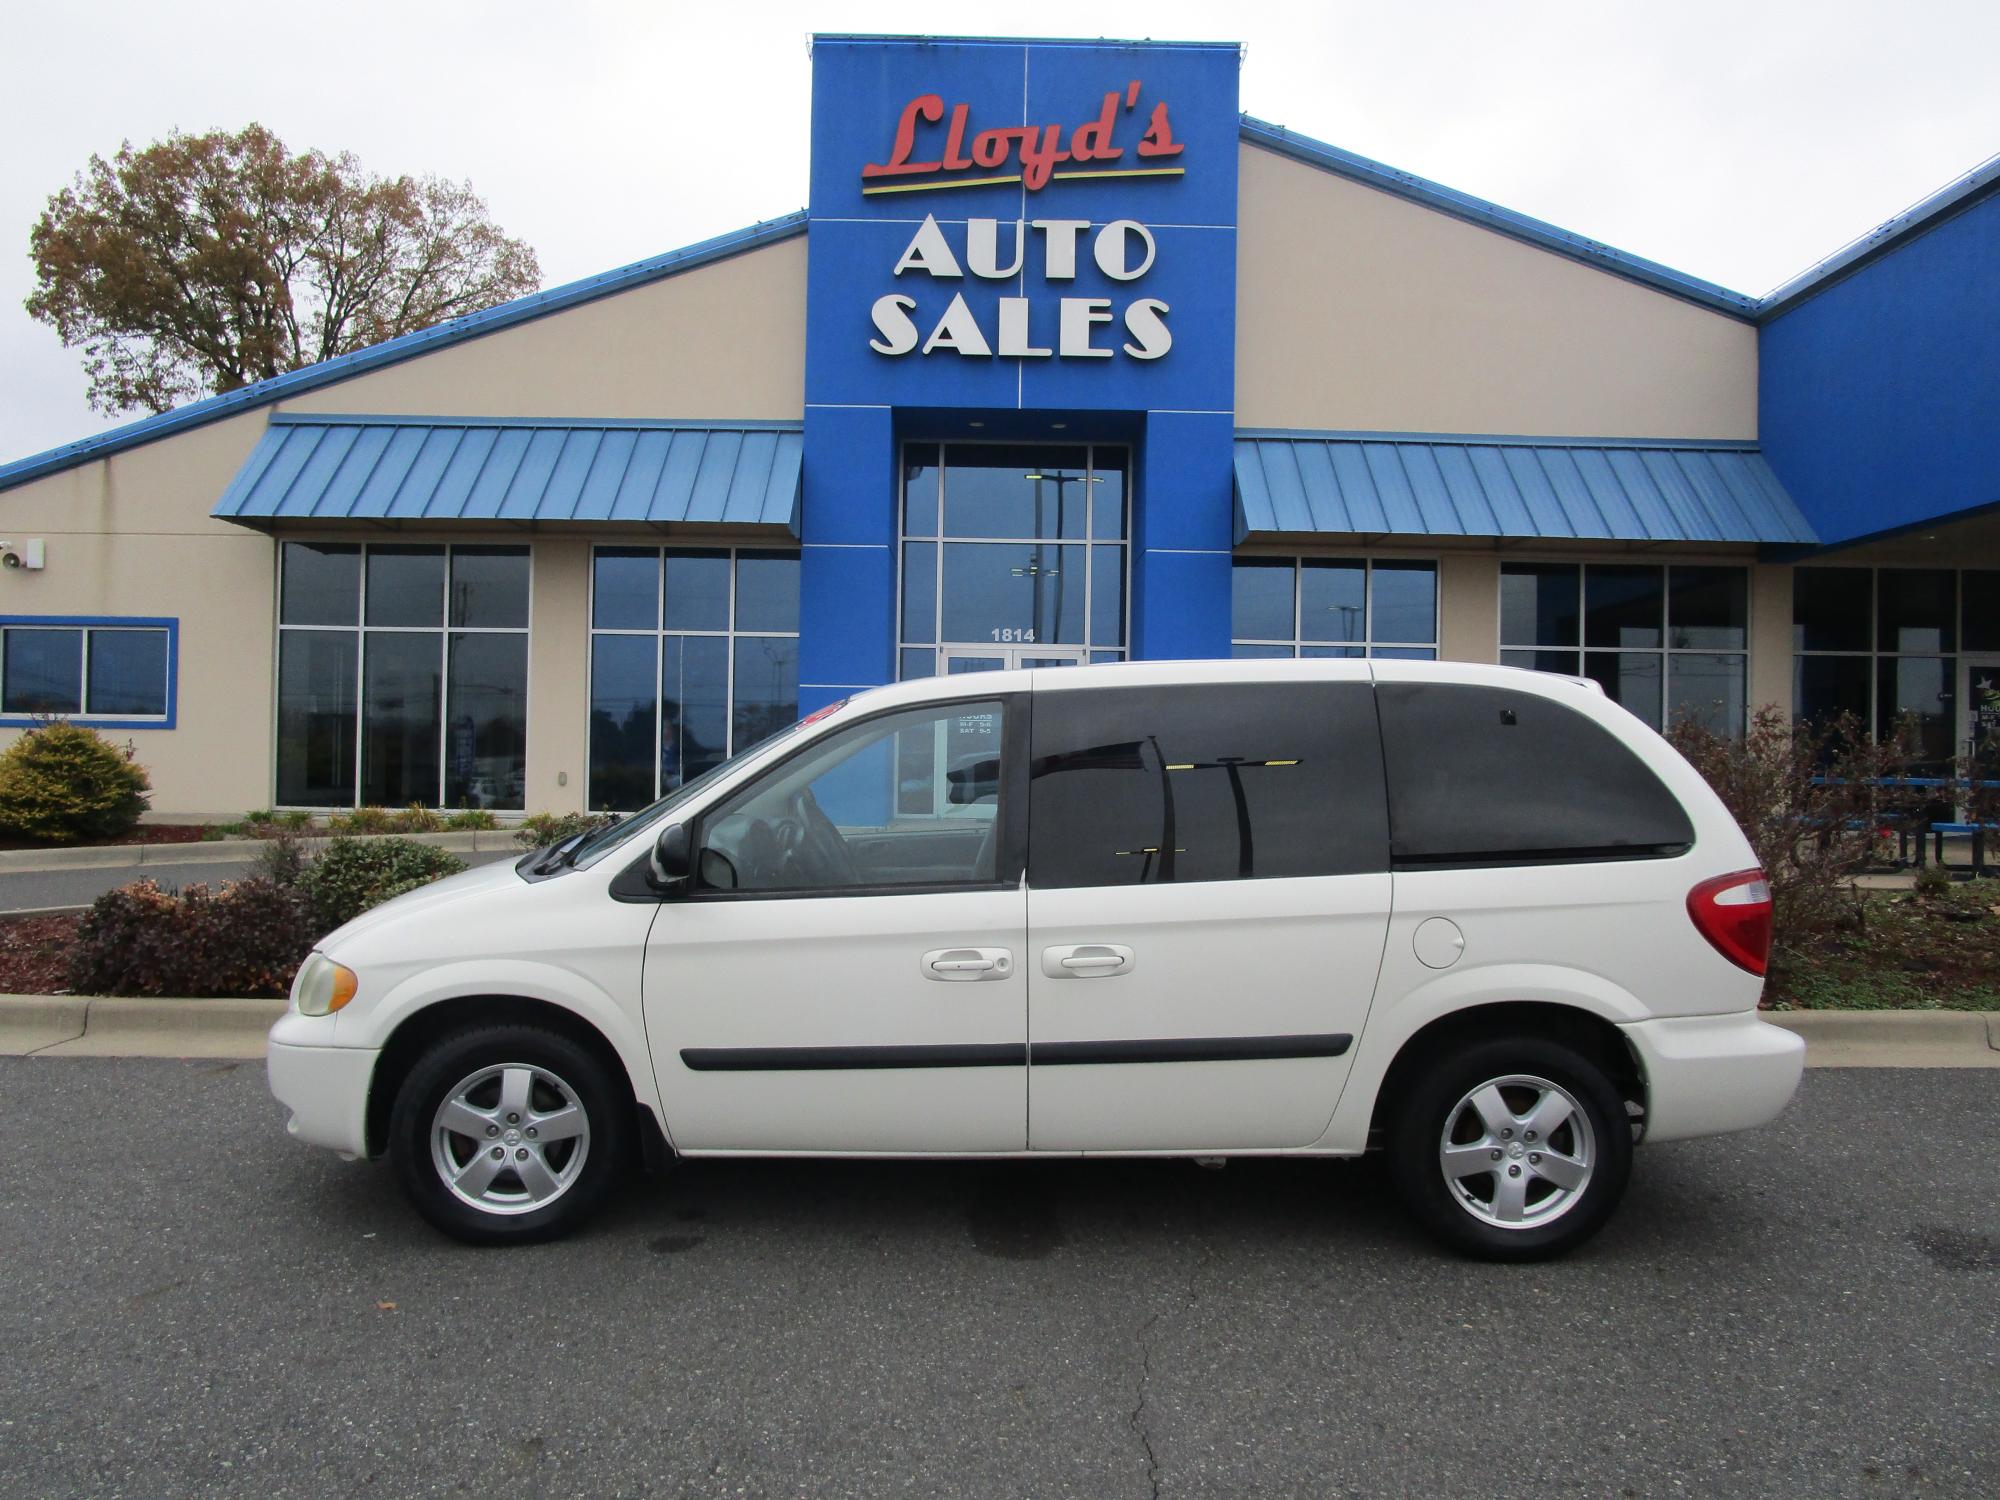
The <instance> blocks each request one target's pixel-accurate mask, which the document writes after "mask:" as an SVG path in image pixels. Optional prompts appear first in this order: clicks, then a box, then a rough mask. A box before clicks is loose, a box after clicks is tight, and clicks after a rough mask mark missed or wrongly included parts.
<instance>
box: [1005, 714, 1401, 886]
mask: <svg viewBox="0 0 2000 1500" xmlns="http://www.w3.org/2000/svg"><path fill="white" fill-rule="evenodd" d="M1032 733H1033V736H1034V744H1033V756H1032V760H1031V763H1030V770H1031V773H1032V776H1033V783H1032V787H1031V791H1030V796H1029V834H1028V849H1029V858H1030V862H1031V868H1030V878H1031V879H1032V880H1033V882H1034V883H1035V885H1037V886H1038V887H1041V888H1044V889H1050V888H1061V887H1069V886H1104V885H1146V884H1154V883H1162V882H1167V881H1208V880H1242V879H1256V878H1280V877H1286V876H1311V875H1343V874H1352V873H1356V872H1362V871H1371V870H1381V869H1385V868H1386V867H1387V853H1388V824H1387V821H1386V816H1385V809H1384V804H1383V797H1382V759H1381V755H1382V752H1381V743H1380V740H1379V737H1378V735H1377V733H1376V726H1375V709H1374V696H1373V692H1372V690H1371V689H1370V687H1369V686H1368V684H1366V683H1344V682H1343V683H1303V684H1297V685H1290V686H1285V687H1282V688H1277V687H1269V686H1261V685H1243V686H1227V687H1204V688H1202V689H1200V690H1199V691H1196V692H1189V691H1187V690H1185V689H1159V688H1107V689H1096V690H1089V691H1082V692H1059V693H1054V692H1052V693H1047V694H1044V695H1042V696H1041V697H1039V698H1038V699H1037V700H1036V703H1035V716H1034V723H1033V726H1032Z"/></svg>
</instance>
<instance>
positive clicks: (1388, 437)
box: [1236, 432, 1817, 542]
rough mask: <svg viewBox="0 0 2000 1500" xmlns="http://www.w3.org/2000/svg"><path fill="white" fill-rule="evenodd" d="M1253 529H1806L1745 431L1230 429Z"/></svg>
mask: <svg viewBox="0 0 2000 1500" xmlns="http://www.w3.org/2000/svg"><path fill="white" fill-rule="evenodd" d="M1260 532H1286V533H1299V532H1327V533H1335V532H1337V533H1341V534H1361V535H1384V536H1390V535H1406V536H1468V537H1534V538H1543V539H1550V538H1564V539H1574V540H1585V541H1588V540H1602V541H1629V542H1813V541H1816V540H1817V538H1816V537H1815V536H1814V534H1813V530H1812V527H1811V526H1810V525H1809V524H1808V523H1807V521H1806V518H1805V517H1804V515H1802V514H1801V513H1800V511H1799V508H1798V506H1797V505H1796V504H1795V503H1794V502H1793V500H1792V497H1791V496H1790V495H1788V494H1786V493H1785V487H1784V486H1783V485H1782V484H1780V483H1779V482H1778V476H1777V475H1776V474H1774V473H1772V472H1771V466H1770V465H1769V464H1768V463H1766V462H1765V461H1764V457H1763V455H1762V454H1761V453H1759V452H1758V451H1757V449H1756V446H1755V445H1754V444H1751V443H1730V442H1714V443H1698V442H1684V443H1683V442H1654V441H1640V440H1629V441H1583V440H1573V439H1563V438H1512V437H1476V436H1443V435H1433V434H1418V433H1366V432H1338V433H1334V432H1317V433H1256V432H1250V433H1239V434H1238V435H1237V439H1236V540H1237V541H1239V542H1240V541H1242V540H1244V539H1245V538H1246V537H1249V536H1252V535H1254V534H1257V533H1260Z"/></svg>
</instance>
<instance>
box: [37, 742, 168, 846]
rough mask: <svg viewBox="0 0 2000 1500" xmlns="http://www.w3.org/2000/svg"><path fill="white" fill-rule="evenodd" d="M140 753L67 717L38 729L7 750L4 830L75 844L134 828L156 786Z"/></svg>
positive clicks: (115, 834)
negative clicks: (137, 758) (136, 756)
mask: <svg viewBox="0 0 2000 1500" xmlns="http://www.w3.org/2000/svg"><path fill="white" fill-rule="evenodd" d="M132 754H133V752H132V749H131V747H130V746H129V745H128V746H127V747H126V748H125V749H123V750H120V749H119V748H118V747H117V746H115V745H112V744H110V743H108V742H107V741H106V740H105V739H104V738H103V736H101V735H99V734H98V732H97V731H96V730H94V729H87V728H85V727H84V726H82V725H80V724H71V723H68V722H67V721H65V720H62V719H56V720H53V721H51V722H50V723H47V724H43V725H41V726H39V727H38V728H35V729H30V730H29V731H28V732H27V733H25V734H23V735H22V736H21V737H20V738H19V739H18V740H16V741H15V742H14V743H13V744H12V745H10V746H8V747H7V750H6V752H5V753H4V754H0V833H8V834H12V835H13V836H14V837H16V838H25V839H40V840H45V841H46V842H48V843H52V844H75V843H83V842H86V841H89V840H92V839H99V840H101V839H115V838H117V837H119V836H120V835H121V834H125V833H128V832H130V831H131V829H132V828H133V826H134V825H136V824H137V823H138V821H139V815H140V814H141V813H143V812H144V811H145V810H146V808H147V807H148V805H149V803H148V802H147V798H146V793H148V792H150V791H151V790H152V789H153V784H152V782H151V781H149V780H147V778H146V771H145V768H144V767H143V766H141V765H139V764H138V763H137V762H136V761H135V760H133V758H132Z"/></svg>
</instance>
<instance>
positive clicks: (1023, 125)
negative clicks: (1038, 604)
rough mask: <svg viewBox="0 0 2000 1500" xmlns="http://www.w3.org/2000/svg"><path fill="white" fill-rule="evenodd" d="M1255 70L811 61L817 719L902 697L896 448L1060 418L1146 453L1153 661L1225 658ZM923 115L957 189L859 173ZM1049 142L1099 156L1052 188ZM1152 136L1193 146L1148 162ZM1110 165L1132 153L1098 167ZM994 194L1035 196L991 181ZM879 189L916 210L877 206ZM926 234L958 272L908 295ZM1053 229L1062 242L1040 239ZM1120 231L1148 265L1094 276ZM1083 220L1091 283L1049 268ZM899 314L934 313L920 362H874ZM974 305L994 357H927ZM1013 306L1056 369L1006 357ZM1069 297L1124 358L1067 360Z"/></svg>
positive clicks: (1146, 571)
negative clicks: (855, 704)
mask: <svg viewBox="0 0 2000 1500" xmlns="http://www.w3.org/2000/svg"><path fill="white" fill-rule="evenodd" d="M1238 63H1239V55H1238V51H1237V49H1236V48H1235V47H1233V46H1212V45H1157V44H1121V43H1070V42H1054V43H1042V42H1035V43H1026V44H1024V43H1020V42H1003V41H994V42H980V41H949V42H928V41H922V40H887V39H880V38H841V37H820V38H817V39H815V42H814V48H813V116H812V118H813V140H812V202H811V208H810V209H809V223H810V226H811V227H810V238H809V241H808V244H809V265H808V270H807V340H806V412H807V415H806V432H805V442H806V457H805V480H804V498H803V516H802V536H803V538H804V540H805V543H806V550H805V557H804V580H803V604H802V608H803V616H804V617H803V621H802V631H803V636H804V640H803V642H802V651H803V653H804V655H803V660H802V663H801V670H800V680H801V683H802V684H812V683H817V684H823V685H825V686H824V687H823V688H822V689H820V690H815V689H812V688H808V687H803V686H802V688H801V699H800V701H801V707H802V708H810V707H812V706H814V705H815V704H816V703H819V702H824V701H826V699H827V698H830V697H833V696H838V692H837V691H836V690H835V689H836V686H844V685H850V684H859V683H864V682H875V681H885V680H887V679H888V678H889V677H890V676H891V675H893V661H892V652H891V647H892V646H893V644H894V641H895V630H896V620H895V609H894V603H893V600H892V597H891V595H892V592H893V586H894V582H895V568H894V565H893V547H894V542H895V535H896V524H897V517H896V493H895V492H896V448H895V442H896V438H897V436H898V435H901V436H904V437H913V438H921V437H929V436H942V435H956V436H961V437H962V436H964V435H966V432H967V429H966V428H965V427H964V425H963V424H964V421H965V420H967V419H972V418H978V419H980V420H983V421H985V422H986V423H987V428H988V436H989V437H991V436H997V435H999V434H1000V432H1002V431H1003V430H1005V431H1010V432H1014V433H1015V434H1016V435H1019V436H1029V435H1034V436H1050V435H1052V434H1053V432H1054V431H1055V428H1054V425H1053V424H1054V422H1055V421H1056V420H1061V421H1063V422H1064V423H1065V424H1066V425H1065V426H1064V428H1063V429H1062V437H1061V440H1062V441H1067V442H1090V441H1099V442H1102V441H1131V440H1132V438H1133V436H1134V435H1135V433H1136V434H1138V435H1139V440H1138V444H1137V450H1138V463H1139V468H1140V477H1139V480H1138V483H1137V484H1136V485H1135V497H1136V507H1135V516H1134V535H1135V545H1134V547H1133V559H1132V575H1133V576H1132V588H1133V609H1134V613H1133V622H1134V625H1133V648H1134V650H1135V652H1136V653H1137V654H1141V655H1154V656H1158V655H1163V654H1164V655H1175V656H1181V655H1226V654H1227V652H1228V649H1229V579H1228V553H1229V548H1230V545H1231V540H1232V529H1233V512H1232V499H1231V489H1230V461H1231V442H1232V438H1233V432H1232V418H1231V411H1232V408H1233V407H1234V404H1235V355H1236V325H1235V311H1236V309H1235V291H1236V200H1237V170H1236V168H1237V153H1238V150H1239V141H1238V135H1239V129H1240V125H1239V117H1238V113H1237V71H1238ZM927 95H935V96H936V98H935V105H934V112H935V114H936V119H935V120H931V119H928V118H925V117H924V116H925V115H926V114H928V113H930V112H933V106H932V105H928V104H927V105H924V106H923V107H922V109H921V110H920V111H919V112H917V113H911V112H910V110H909V106H910V104H911V101H913V100H918V99H922V98H923V97H924V96H927ZM961 105H962V106H964V116H963V119H964V128H963V129H962V130H961V131H960V132H959V134H958V135H957V147H958V160H959V162H960V163H961V165H959V166H953V165H952V141H953V121H954V119H955V118H956V116H957V113H958V107H959V106H961ZM1162 106H1164V108H1162ZM906 117H907V118H908V120H909V121H910V124H911V127H912V132H913V133H912V136H911V142H910V149H909V151H908V153H907V155H906V156H905V157H904V158H903V159H904V160H905V161H908V162H916V163H921V162H926V161H938V162H940V163H941V166H940V168H939V170H937V171H935V172H911V173H899V174H874V175H864V168H865V167H867V166H869V165H870V164H875V165H878V166H886V165H890V164H892V163H894V162H895V161H896V160H897V156H896V149H895V143H896V139H897V134H898V129H899V126H900V125H901V124H902V122H903V121H904V120H905V118H906ZM1052 127H1053V134H1051V128H1052ZM987 130H999V131H1004V132H1008V135H1007V136H1005V137H1004V138H1003V137H1001V136H994V137H991V138H989V140H988V142H987V149H988V151H989V154H990V155H991V156H993V157H994V158H995V159H994V160H992V161H991V162H989V163H985V164H976V163H971V162H969V160H968V158H970V157H971V156H972V155H974V154H975V153H976V152H977V150H978V148H977V147H976V146H975V145H974V141H975V138H976V137H977V135H978V134H979V132H982V131H987ZM1030 132H1032V137H1030V134H1029V133H1030ZM1030 138H1032V139H1033V140H1034V141H1035V142H1038V143H1040V145H1041V146H1047V145H1050V144H1053V145H1054V146H1055V147H1057V148H1059V149H1060V150H1061V151H1063V152H1072V151H1074V150H1076V149H1078V148H1081V149H1082V150H1084V151H1085V152H1087V153H1088V155H1089V159H1078V158H1076V157H1075V156H1072V157H1071V159H1070V160H1067V161H1055V162H1052V163H1050V164H1049V171H1050V175H1049V177H1048V179H1047V180H1046V181H1043V182H1041V183H1039V184H1036V183H1033V182H1031V181H1030V180H1029V179H1030V177H1031V176H1032V175H1033V171H1034V168H1033V164H1032V163H1031V162H1029V161H1027V159H1026V152H1025V151H1024V145H1025V142H1026V141H1027V140H1028V139H1030ZM1148 138H1150V142H1151V145H1152V146H1154V147H1160V146H1164V145H1169V144H1171V145H1172V146H1174V147H1177V148H1178V149H1176V150H1173V151H1163V150H1157V149H1155V150H1150V151H1148V152H1147V153H1146V154H1143V155H1142V154H1141V149H1140V148H1141V144H1142V142H1144V141H1147V140H1148ZM1106 146H1108V147H1109V148H1111V149H1115V151H1116V152H1117V154H1116V155H1115V156H1113V155H1103V154H1101V153H1102V151H1103V149H1104V148H1105V147H1106ZM1064 174H1087V175H1067V176H1066V175H1064ZM1104 174H1109V175H1104ZM985 176H1002V177H1015V178H1017V179H1018V180H1015V181H1012V182H1005V183H984V184H981V183H978V182H977V179H979V178H982V177H985ZM967 182H972V183H973V184H974V185H970V186H965V185H959V184H963V183H967ZM884 187H888V188H898V189H901V188H910V187H914V188H916V189H917V190H916V191H891V192H880V191H877V192H870V191H867V189H869V188H875V189H880V188H884ZM927 217H934V218H935V220H936V229H937V232H938V234H939V235H940V236H941V237H942V240H943V243H944V245H945V246H946V247H947V249H948V251H949V254H950V257H951V262H952V265H951V266H950V267H947V268H946V269H955V270H956V271H957V272H958V274H956V275H949V274H946V275H934V274H932V273H931V271H930V270H928V269H925V268H923V267H915V266H913V267H910V268H907V269H906V270H905V271H904V272H903V273H902V274H900V275H898V274H897V273H896V270H895V267H896V265H897V262H898V261H899V259H901V258H902V257H903V256H904V254H905V251H906V250H907V249H908V248H909V247H910V245H911V243H912V240H913V238H914V237H915V236H916V235H917V234H918V232H919V231H920V229H922V227H923V225H924V223H925V220H926V218H927ZM975 219H992V220H995V221H998V222H997V226H996V239H997V246H998V255H997V258H996V261H997V266H998V267H1001V268H1011V267H1012V265H1013V262H1014V261H1015V258H1016V251H1017V244H1018V249H1019V252H1020V255H1021V264H1020V267H1019V269H1018V270H1015V271H1012V273H1011V274H1010V275H1009V276H1007V277H1005V278H999V277H991V278H989V277H982V276H980V275H978V274H975V272H974V269H973V264H972V258H971V254H970V236H971V231H970V228H969V225H968V221H969V220H975ZM1038 220H1040V221H1054V225H1055V226H1056V227H1050V228H1045V229H1040V230H1037V229H1036V228H1034V221H1038ZM1116 220H1132V221H1134V222H1136V223H1138V224H1142V225H1144V226H1146V228H1147V230H1148V231H1149V232H1150V235H1151V239H1152V246H1153V250H1152V260H1151V264H1150V265H1149V266H1147V267H1146V269H1145V270H1144V271H1143V272H1141V273H1140V274H1138V275H1136V276H1131V277H1122V276H1114V275H1112V274H1110V273H1109V272H1107V271H1106V270H1105V269H1103V268H1102V267H1101V266H1100V265H1099V263H1098V260H1097V256H1096V246H1097V243H1098V236H1099V233H1100V231H1101V230H1102V229H1103V226H1105V225H1107V224H1109V223H1111V222H1113V221H1116ZM1065 223H1069V224H1075V225H1077V226H1080V227H1079V228H1077V229H1076V230H1075V232H1074V248H1075V265H1074V273H1073V274H1071V275H1063V274H1060V267H1059V266H1052V265H1051V261H1050V256H1049V254H1048V246H1049V244H1050V242H1051V241H1052V240H1053V241H1055V242H1058V243H1065V242H1068V239H1069V236H1070V234H1071V231H1069V230H1065V229H1063V228H1061V227H1059V226H1060V225H1061V224H1065ZM1022 226H1025V227H1022ZM1125 244H1126V245H1127V246H1128V247H1130V248H1134V249H1136V248H1137V246H1138V241H1137V240H1136V238H1130V237H1128V238H1127V240H1126V241H1125ZM1108 247H1109V241H1107V248H1108ZM1124 264H1125V266H1128V267H1129V266H1131V262H1130V261H1127V262H1125V263H1124ZM1114 269H1118V267H1114ZM1052 270H1055V271H1057V273H1058V274H1054V275H1051V274H1050V272H1051V271H1052ZM889 296H899V297H905V298H908V299H910V303H911V304H913V305H911V306H909V307H907V308H905V309H904V310H903V311H904V313H905V314H906V315H907V316H908V318H909V320H910V323H911V324H912V325H913V327H914V336H915V339H916V340H917V343H918V348H917V349H915V350H913V351H912V352H909V353H903V354H887V353H883V352H881V351H879V350H878V349H875V348H871V347H870V345H871V341H878V342H879V341H883V340H884V339H885V335H884V334H883V332H882V331H881V326H880V325H879V324H878V322H877V321H876V304H877V301H878V299H881V298H884V297H889ZM958 296H962V297H963V299H964V305H965V308H966V309H967V311H968V312H969V314H970V317H971V319H972V321H973V322H974V323H975V324H976V325H977V328H978V335H977V336H978V337H979V338H981V339H983V341H984V342H985V344H986V345H987V346H988V348H989V349H991V350H992V351H993V352H991V353H989V354H965V353H960V352H957V351H955V350H953V349H952V348H950V347H944V346H941V347H939V348H937V349H936V350H934V351H933V352H932V353H930V354H928V355H926V354H924V353H923V352H922V344H923V342H924V341H925V340H926V339H928V338H929V336H930V335H931V334H932V332H933V330H934V329H935V327H936V325H937V324H938V322H939V320H940V319H941V318H943V317H944V315H945V313H946V310H947V308H949V307H950V306H951V304H952V301H953V298H954V297H958ZM1004 299H1020V301H1024V302H1025V304H1026V325H1025V326H1026V344H1027V345H1028V346H1029V347H1032V348H1046V349H1051V350H1056V351H1058V352H1056V353H1052V354H1049V355H1033V354H1026V353H1014V354H1008V353H1003V352H1001V343H1002V317H1003V310H1002V309H1003V300H1004ZM1065 299H1069V300H1070V302H1071V304H1072V306H1073V308H1074V307H1076V306H1079V305H1080V304H1081V303H1082V302H1083V301H1085V300H1094V301H1098V302H1101V303H1102V304H1103V308H1102V310H1103V311H1105V312H1108V314H1109V315H1110V321H1109V322H1107V323H1102V324H1097V325H1094V326H1093V328H1092V329H1091V332H1090V347H1092V348H1093V349H1100V350H1106V351H1109V354H1108V357H1101V358H1100V357H1085V356H1072V357H1067V358H1066V357H1063V356H1062V355H1061V354H1060V352H1059V351H1060V348H1061V338H1060V334H1059V331H1058V330H1059V328H1060V325H1061V322H1062V318H1063V306H1064V302H1065ZM1153 302H1158V303H1163V304H1165V310H1164V312H1161V313H1160V314H1158V316H1159V318H1160V320H1161V321H1162V322H1163V323H1164V325H1165V328H1166V329H1167V331H1168V333H1169V335H1170V337H1171V347H1169V348H1167V349H1166V352H1165V353H1164V354H1163V355H1161V356H1160V357H1158V358H1151V359H1148V358H1141V357H1137V356H1136V355H1135V354H1134V353H1133V352H1132V349H1131V348H1128V347H1127V346H1128V345H1130V346H1133V348H1140V349H1144V348H1145V347H1146V346H1147V345H1148V343H1149V341H1150V342H1153V343H1157V340H1158V335H1157V332H1156V331H1153V330H1151V329H1149V327H1148V326H1147V323H1146V317H1147V313H1146V310H1145V304H1150V303H1153ZM1018 305H1019V303H1018V302H1017V303H1016V306H1018ZM1135 307H1136V308H1137V309H1138V310H1137V311H1136V312H1135V311H1133V309H1135ZM827 544H839V545H837V546H836V545H827ZM878 548H879V549H881V551H880V553H879V556H878V555H877V553H876V551H875V549H878ZM857 549H867V550H866V551H860V550H857ZM1156 554H1157V555H1156Z"/></svg>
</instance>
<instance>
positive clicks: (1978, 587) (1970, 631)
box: [1959, 568, 2000, 651]
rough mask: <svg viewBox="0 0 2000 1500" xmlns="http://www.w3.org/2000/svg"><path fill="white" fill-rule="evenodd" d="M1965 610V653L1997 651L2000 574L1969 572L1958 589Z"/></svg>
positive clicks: (1999, 634) (1999, 620)
mask: <svg viewBox="0 0 2000 1500" xmlns="http://www.w3.org/2000/svg"><path fill="white" fill-rule="evenodd" d="M1959 592H1960V595H1961V597H1962V598H1963V600H1964V608H1965V630H1964V636H1965V649H1966V650H1968V651H2000V573H1995V572H1982V571H1979V570H1977V569H1972V568H1968V569H1966V571H1965V572H1964V573H1963V574H1962V575H1961V583H1960V589H1959Z"/></svg>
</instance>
